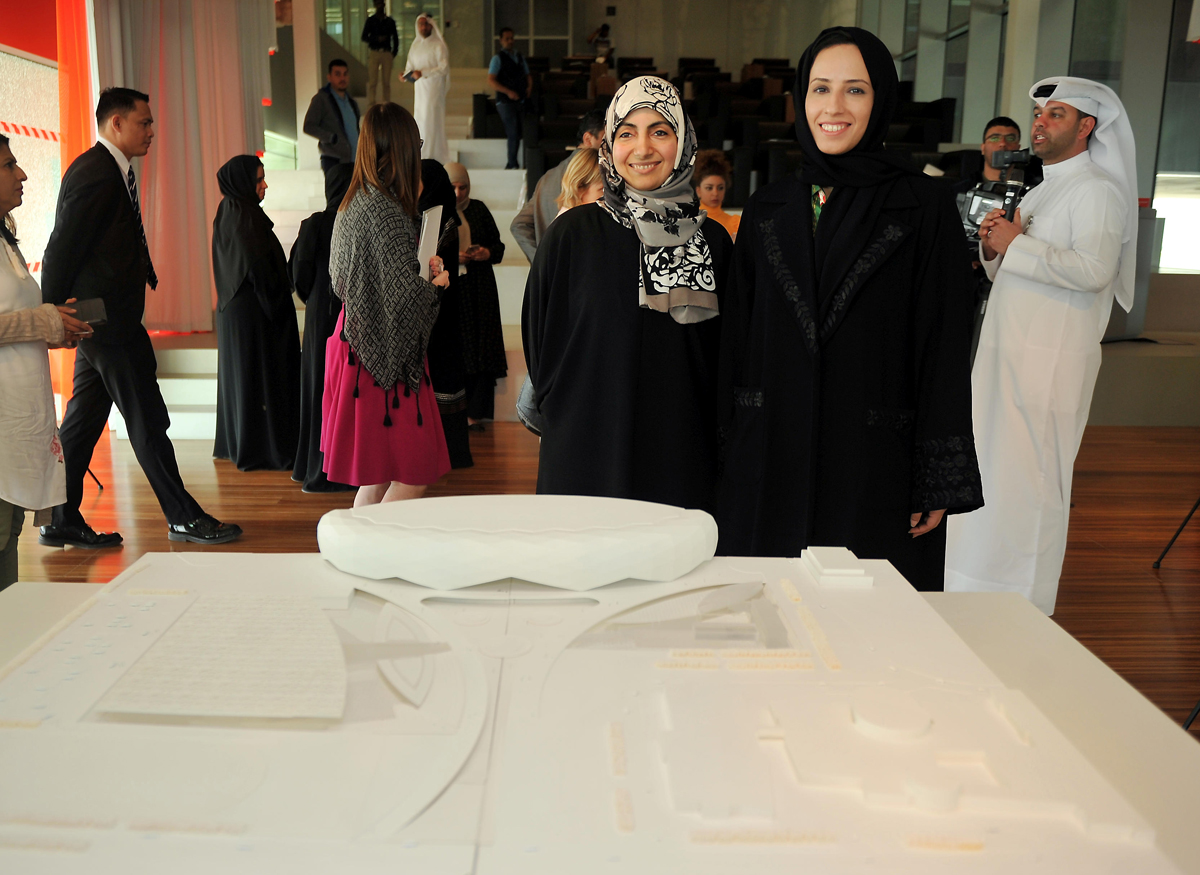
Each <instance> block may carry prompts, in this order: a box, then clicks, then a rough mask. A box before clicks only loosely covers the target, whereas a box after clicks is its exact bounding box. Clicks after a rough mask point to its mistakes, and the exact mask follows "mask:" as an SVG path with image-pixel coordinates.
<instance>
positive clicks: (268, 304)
mask: <svg viewBox="0 0 1200 875" xmlns="http://www.w3.org/2000/svg"><path fill="white" fill-rule="evenodd" d="M260 166H262V165H261V162H259V161H258V159H257V158H255V157H254V156H252V155H242V156H238V157H237V158H233V159H231V160H230V161H229V162H227V163H226V164H225V166H224V167H222V168H221V170H220V171H219V172H218V174H217V180H218V183H219V184H220V188H221V193H222V194H223V195H224V199H223V200H222V201H221V204H220V206H219V207H218V209H217V215H216V218H215V219H214V220H213V249H212V252H213V274H214V278H215V280H216V285H217V302H218V303H217V316H216V322H217V433H216V440H215V443H214V447H213V456H214V457H216V458H218V459H230V460H231V461H233V463H234V464H236V465H237V467H238V468H239V469H240V470H242V471H251V470H255V469H261V468H267V469H273V470H286V469H289V468H291V467H292V461H293V459H294V458H295V452H296V437H297V435H298V433H299V428H300V338H299V330H298V328H297V325H296V309H295V306H294V305H293V303H292V285H291V280H290V278H289V276H288V271H287V262H286V260H285V258H284V255H283V247H282V246H280V244H279V240H278V239H277V238H276V237H275V234H274V232H273V231H272V230H271V228H272V224H271V220H270V219H268V218H267V215H266V213H264V212H263V211H262V208H261V207H260V206H259V203H258V197H257V195H256V194H255V190H254V187H255V179H254V174H255V171H256V170H257V168H258V167H260Z"/></svg>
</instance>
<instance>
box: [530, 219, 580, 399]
mask: <svg viewBox="0 0 1200 875" xmlns="http://www.w3.org/2000/svg"><path fill="white" fill-rule="evenodd" d="M565 224H566V223H563V222H559V223H556V224H552V225H551V226H550V227H549V228H547V229H546V236H545V237H543V238H542V242H541V243H540V244H539V245H538V249H537V254H536V255H535V256H534V259H533V265H532V266H531V267H530V269H529V279H528V280H527V281H526V283H525V300H524V302H523V303H522V305H521V340H522V343H523V346H524V347H525V365H526V366H527V367H528V369H529V380H530V382H531V383H532V384H533V394H534V402H535V404H538V405H540V403H541V400H542V398H544V397H545V396H546V394H547V393H548V392H549V391H550V389H551V388H552V387H553V384H554V378H555V368H554V364H553V363H555V362H558V361H560V360H561V358H562V355H561V352H562V345H563V343H564V342H565V341H566V340H567V339H568V337H569V336H570V322H569V318H568V317H569V313H568V312H567V311H568V294H567V292H568V289H567V284H568V282H569V281H570V265H571V238H570V236H568V235H567V234H565V233H563V229H564V227H565Z"/></svg>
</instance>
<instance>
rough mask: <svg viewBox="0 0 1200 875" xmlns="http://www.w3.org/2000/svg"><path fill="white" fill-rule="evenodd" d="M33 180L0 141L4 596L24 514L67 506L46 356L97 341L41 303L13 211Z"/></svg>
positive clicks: (40, 519) (67, 312) (45, 518)
mask: <svg viewBox="0 0 1200 875" xmlns="http://www.w3.org/2000/svg"><path fill="white" fill-rule="evenodd" d="M28 178H29V177H28V176H26V174H25V171H24V170H22V169H21V166H20V165H19V164H17V159H16V156H14V155H13V153H12V149H11V148H10V147H9V141H8V137H6V136H4V135H3V134H0V410H3V411H4V415H3V416H2V417H0V589H4V588H5V587H6V586H9V585H10V584H13V583H16V582H17V538H19V537H20V535H21V528H22V526H23V525H24V522H25V510H26V509H29V510H32V511H34V523H33V524H34V525H35V526H36V525H43V524H46V523H48V522H49V521H50V513H51V509H52V508H53V507H54V506H55V505H57V504H62V503H63V502H64V501H66V500H67V480H66V472H65V471H64V469H63V458H62V448H61V445H60V444H59V441H58V419H57V418H56V417H55V413H54V390H53V389H52V388H51V386H50V357H49V356H48V355H47V354H46V350H47V349H48V348H50V347H64V346H67V347H69V346H74V345H75V343H76V341H77V340H78V339H79V338H81V337H90V336H91V334H92V329H91V328H90V327H89V326H88V324H87V323H86V322H82V321H80V320H79V319H76V318H75V317H74V315H72V314H74V313H75V308H74V307H72V306H70V305H71V304H73V303H74V302H75V299H74V298H71V299H70V300H68V301H67V302H66V303H65V304H60V305H58V306H55V305H54V304H43V303H42V290H41V289H39V288H38V284H37V280H35V279H34V278H33V277H32V276H30V274H29V269H28V267H27V266H26V263H25V256H24V255H22V254H21V250H20V248H19V247H18V246H17V225H16V222H15V221H14V220H13V217H12V211H13V210H14V209H16V208H17V207H19V206H20V205H21V201H22V200H23V199H24V191H23V188H24V186H23V183H24V182H25V180H26V179H28Z"/></svg>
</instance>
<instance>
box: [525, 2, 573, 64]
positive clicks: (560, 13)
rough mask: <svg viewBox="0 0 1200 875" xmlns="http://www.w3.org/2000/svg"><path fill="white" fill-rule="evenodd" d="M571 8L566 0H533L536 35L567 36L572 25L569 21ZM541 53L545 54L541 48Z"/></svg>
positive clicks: (539, 52) (539, 51)
mask: <svg viewBox="0 0 1200 875" xmlns="http://www.w3.org/2000/svg"><path fill="white" fill-rule="evenodd" d="M569 17H570V10H569V9H568V7H567V2H566V0H533V26H534V28H535V30H534V36H539V37H540V36H561V37H565V36H566V35H567V33H568V31H569V28H570V25H569V24H568V23H567V21H568V18H569ZM538 54H539V55H544V54H546V52H543V51H542V50H541V49H539V50H538Z"/></svg>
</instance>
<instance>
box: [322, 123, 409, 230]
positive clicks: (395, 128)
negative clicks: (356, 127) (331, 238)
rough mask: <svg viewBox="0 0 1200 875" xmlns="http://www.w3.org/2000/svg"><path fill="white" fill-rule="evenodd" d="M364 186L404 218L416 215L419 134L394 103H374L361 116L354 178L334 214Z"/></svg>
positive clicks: (347, 204) (342, 208) (344, 206)
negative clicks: (397, 208)
mask: <svg viewBox="0 0 1200 875" xmlns="http://www.w3.org/2000/svg"><path fill="white" fill-rule="evenodd" d="M367 186H370V187H371V188H375V189H378V190H379V191H381V192H383V194H384V195H386V196H387V197H388V198H390V199H391V200H393V201H395V202H396V203H397V204H399V206H400V208H401V209H402V210H404V212H405V213H407V214H408V215H410V216H416V215H417V198H418V195H419V192H420V188H421V134H420V131H419V130H418V128H417V122H416V120H415V119H414V118H413V117H412V113H410V112H409V111H408V110H407V109H405V108H404V107H402V106H400V105H399V104H398V103H377V104H375V105H374V106H372V107H371V108H370V109H368V110H367V111H366V113H365V114H364V115H363V119H362V130H361V131H360V132H359V135H358V150H357V152H356V154H355V156H354V175H353V176H352V177H351V179H350V188H348V189H347V190H346V195H345V197H343V198H342V204H341V206H340V207H338V211H339V212H341V211H342V210H344V209H346V207H347V206H349V204H350V202H351V201H352V200H354V196H355V195H356V194H358V192H359V190H360V189H365V188H366V187H367Z"/></svg>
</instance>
